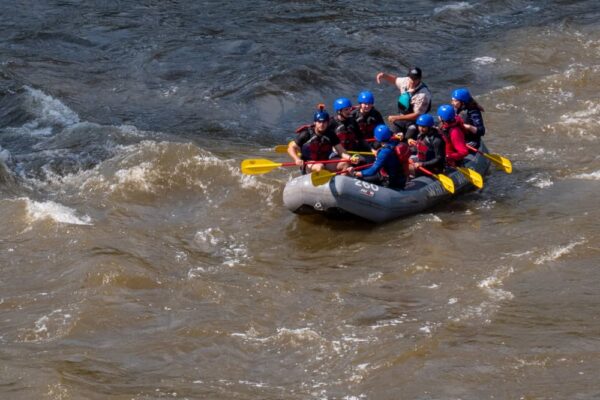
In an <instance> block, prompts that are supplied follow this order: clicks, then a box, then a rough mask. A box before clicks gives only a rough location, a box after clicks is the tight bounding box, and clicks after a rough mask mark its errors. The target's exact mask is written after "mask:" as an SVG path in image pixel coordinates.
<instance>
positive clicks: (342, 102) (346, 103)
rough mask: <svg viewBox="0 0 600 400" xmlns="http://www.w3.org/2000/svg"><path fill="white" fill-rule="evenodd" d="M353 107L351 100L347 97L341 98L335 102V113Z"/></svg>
mask: <svg viewBox="0 0 600 400" xmlns="http://www.w3.org/2000/svg"><path fill="white" fill-rule="evenodd" d="M348 107H352V102H351V101H350V99H347V98H345V97H340V98H339V99H337V100H336V101H334V102H333V109H334V110H335V111H340V110H341V109H344V108H348Z"/></svg>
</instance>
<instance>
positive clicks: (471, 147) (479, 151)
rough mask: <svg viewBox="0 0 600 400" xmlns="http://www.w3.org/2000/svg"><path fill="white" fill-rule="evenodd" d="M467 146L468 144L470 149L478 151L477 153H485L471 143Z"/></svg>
mask: <svg viewBox="0 0 600 400" xmlns="http://www.w3.org/2000/svg"><path fill="white" fill-rule="evenodd" d="M466 146H467V149H469V150H473V151H476V152H477V153H481V154H484V155H485V153H484V152H483V151H481V150H479V149H476V148H475V147H473V146H471V145H470V144H467V145H466Z"/></svg>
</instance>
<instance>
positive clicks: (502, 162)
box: [467, 145, 512, 174]
mask: <svg viewBox="0 0 600 400" xmlns="http://www.w3.org/2000/svg"><path fill="white" fill-rule="evenodd" d="M467 148H469V149H470V150H473V151H476V152H478V153H479V154H482V155H483V156H484V157H485V158H487V159H488V160H490V161H491V162H493V163H494V164H496V166H497V167H498V168H500V169H501V170H503V171H504V172H506V173H507V174H510V173H512V163H511V162H510V160H509V159H508V158H505V157H502V156H501V155H500V154H491V153H484V152H483V151H481V150H479V149H476V148H475V147H473V146H470V145H467Z"/></svg>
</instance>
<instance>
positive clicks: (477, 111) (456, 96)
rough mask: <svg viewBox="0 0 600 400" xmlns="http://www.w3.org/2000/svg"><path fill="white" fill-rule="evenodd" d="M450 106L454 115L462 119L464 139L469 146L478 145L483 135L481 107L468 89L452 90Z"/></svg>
mask: <svg viewBox="0 0 600 400" xmlns="http://www.w3.org/2000/svg"><path fill="white" fill-rule="evenodd" d="M452 107H454V112H455V113H456V115H458V116H460V117H461V118H462V120H463V123H464V124H463V125H464V127H465V141H466V142H468V143H469V144H470V145H471V146H474V147H479V143H480V142H481V137H482V136H483V135H485V126H484V124H483V116H482V115H481V113H482V112H483V107H481V106H480V105H479V103H477V102H476V101H475V99H474V98H473V96H471V93H470V92H469V89H466V88H459V89H455V90H453V91H452Z"/></svg>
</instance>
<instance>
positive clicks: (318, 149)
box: [296, 125, 333, 161]
mask: <svg viewBox="0 0 600 400" xmlns="http://www.w3.org/2000/svg"><path fill="white" fill-rule="evenodd" d="M307 129H308V130H309V132H310V139H308V141H307V142H306V143H304V144H303V145H302V148H301V149H300V153H301V155H302V159H303V160H305V161H310V160H313V161H314V160H327V159H328V158H329V155H330V154H331V152H332V151H333V145H332V144H331V141H330V140H329V138H328V137H327V135H318V134H317V133H316V132H315V126H314V125H303V126H301V127H299V128H298V129H296V133H298V134H299V133H301V132H303V131H305V130H307Z"/></svg>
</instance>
